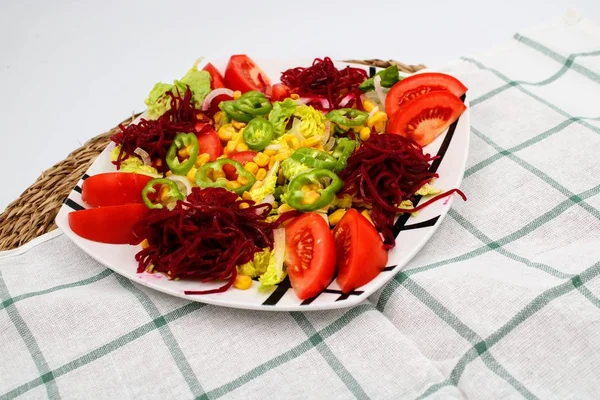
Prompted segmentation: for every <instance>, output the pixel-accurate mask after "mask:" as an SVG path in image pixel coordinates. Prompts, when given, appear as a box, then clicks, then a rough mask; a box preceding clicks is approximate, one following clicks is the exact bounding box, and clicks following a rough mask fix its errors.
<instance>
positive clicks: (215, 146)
mask: <svg viewBox="0 0 600 400" xmlns="http://www.w3.org/2000/svg"><path fill="white" fill-rule="evenodd" d="M200 125H201V124H196V132H199V133H198V154H203V153H206V154H208V155H209V156H210V159H209V160H210V161H215V160H216V159H217V157H219V156H220V155H221V154H223V145H222V144H221V139H219V135H217V132H215V130H214V128H213V127H212V125H209V124H205V125H203V126H200Z"/></svg>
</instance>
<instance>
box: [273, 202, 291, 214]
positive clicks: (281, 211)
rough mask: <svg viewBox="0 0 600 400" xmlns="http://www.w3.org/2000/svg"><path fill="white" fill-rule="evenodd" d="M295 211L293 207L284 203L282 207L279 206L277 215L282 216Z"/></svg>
mask: <svg viewBox="0 0 600 400" xmlns="http://www.w3.org/2000/svg"><path fill="white" fill-rule="evenodd" d="M294 210H295V209H294V208H292V207H291V206H289V205H288V204H286V203H283V204H282V205H280V206H279V208H278V209H277V214H279V215H281V214H285V213H286V212H288V211H294Z"/></svg>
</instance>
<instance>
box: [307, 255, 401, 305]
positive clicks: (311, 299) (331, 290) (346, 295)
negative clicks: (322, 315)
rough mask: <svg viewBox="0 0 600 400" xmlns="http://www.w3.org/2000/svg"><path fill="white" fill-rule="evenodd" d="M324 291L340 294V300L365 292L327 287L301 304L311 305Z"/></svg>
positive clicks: (338, 299)
mask: <svg viewBox="0 0 600 400" xmlns="http://www.w3.org/2000/svg"><path fill="white" fill-rule="evenodd" d="M394 267H395V265H394ZM322 293H328V294H339V295H340V297H338V298H337V299H336V300H335V301H340V300H346V299H347V298H348V297H350V296H360V295H361V294H363V293H364V292H363V291H362V290H353V291H352V292H350V293H346V294H344V292H342V291H341V290H338V289H325V290H323V291H322V292H321V293H319V294H318V295H316V296H315V297H311V298H310V299H306V300H304V301H303V302H302V303H300V305H301V306H307V305H309V304H310V303H312V302H313V301H315V300H316V299H317V297H319V296H320V295H321V294H322Z"/></svg>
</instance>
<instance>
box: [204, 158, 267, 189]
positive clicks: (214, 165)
mask: <svg viewBox="0 0 600 400" xmlns="http://www.w3.org/2000/svg"><path fill="white" fill-rule="evenodd" d="M225 164H227V165H231V166H233V167H234V168H235V172H236V173H237V175H238V180H237V183H238V184H240V187H237V188H236V187H234V186H236V185H234V182H233V181H230V180H228V179H227V178H217V179H216V180H212V179H210V178H209V177H208V173H209V172H210V171H211V170H215V171H221V172H223V166H224V165H225ZM223 174H224V173H223ZM244 181H246V183H243V182H244ZM254 182H256V178H255V177H254V175H252V173H251V172H249V171H247V170H246V169H244V166H243V165H242V164H240V163H239V162H237V161H233V160H230V159H229V158H221V159H219V160H217V161H213V162H211V163H207V164H204V165H203V166H201V167H200V168H199V169H198V171H197V172H196V184H197V185H198V186H199V187H201V188H207V187H221V188H224V189H227V190H230V191H232V192H234V193H236V194H242V193H244V192H245V191H246V190H249V189H250V188H251V187H252V185H254Z"/></svg>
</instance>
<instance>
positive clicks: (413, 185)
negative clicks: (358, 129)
mask: <svg viewBox="0 0 600 400" xmlns="http://www.w3.org/2000/svg"><path fill="white" fill-rule="evenodd" d="M435 158H437V157H431V156H430V155H429V154H423V148H422V147H421V146H419V145H418V144H417V143H415V142H414V141H412V140H410V139H407V138H405V137H403V136H400V135H395V134H382V135H377V134H374V135H371V138H370V139H369V140H367V141H365V142H363V143H362V144H361V146H360V147H359V149H358V150H357V151H356V152H355V153H354V154H353V155H352V156H350V158H349V159H348V164H347V166H346V168H344V170H343V171H342V172H341V174H340V177H341V178H342V179H343V180H344V189H343V190H342V193H345V194H350V195H352V196H353V197H354V199H355V201H357V202H359V203H363V204H366V205H370V206H371V207H372V210H371V218H372V219H373V222H374V223H375V226H376V227H377V229H378V230H379V231H380V232H381V233H382V235H383V238H384V244H385V246H386V248H388V249H390V248H392V247H394V246H395V244H396V240H395V238H394V233H393V229H394V219H395V216H396V214H397V213H412V212H415V211H418V210H420V209H422V208H424V207H426V206H428V205H429V204H431V203H433V202H435V201H437V200H439V199H441V198H444V197H446V196H449V195H451V194H453V193H458V194H459V195H460V196H461V197H462V198H463V199H464V200H466V197H465V195H464V194H463V193H462V192H461V191H460V190H458V189H452V190H449V191H447V192H445V193H442V194H440V195H437V196H435V197H434V198H432V199H431V200H429V201H427V202H425V203H423V204H420V205H419V206H417V207H415V208H411V209H404V208H398V207H397V205H399V204H400V203H401V202H402V201H403V200H411V201H413V202H414V201H415V192H417V191H418V190H419V189H420V188H421V187H422V186H423V185H424V184H426V183H428V182H430V181H431V179H433V178H437V176H438V174H436V173H434V172H430V171H429V162H430V161H433V160H434V159H435Z"/></svg>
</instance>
